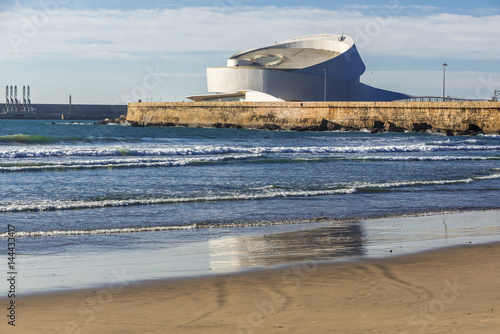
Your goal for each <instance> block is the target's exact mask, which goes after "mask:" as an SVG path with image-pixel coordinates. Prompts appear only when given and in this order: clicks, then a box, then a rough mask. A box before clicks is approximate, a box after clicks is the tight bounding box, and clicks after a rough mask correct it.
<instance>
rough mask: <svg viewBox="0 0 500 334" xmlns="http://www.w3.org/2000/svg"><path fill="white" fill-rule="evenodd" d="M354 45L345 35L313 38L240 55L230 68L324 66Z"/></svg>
mask: <svg viewBox="0 0 500 334" xmlns="http://www.w3.org/2000/svg"><path fill="white" fill-rule="evenodd" d="M352 45H354V41H353V40H352V39H351V38H350V37H348V36H344V35H336V34H327V35H312V36H305V37H299V38H294V39H290V40H287V41H284V42H281V43H276V44H272V45H269V46H266V47H262V48H258V49H252V50H247V51H243V52H239V53H237V54H235V55H233V56H232V57H231V58H229V59H228V63H227V65H228V66H247V67H256V68H267V69H277V70H298V69H303V68H306V67H310V66H314V65H317V64H321V63H323V62H326V61H328V60H330V59H333V58H335V57H337V56H338V55H340V54H342V53H344V52H345V51H347V50H348V49H349V48H350V47H351V46H352Z"/></svg>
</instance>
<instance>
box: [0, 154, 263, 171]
mask: <svg viewBox="0 0 500 334" xmlns="http://www.w3.org/2000/svg"><path fill="white" fill-rule="evenodd" d="M259 156H260V155H259V154H231V155H224V156H212V157H183V158H144V159H141V158H132V159H130V158H127V159H103V160H76V161H58V162H55V161H47V162H26V163H23V162H21V163H19V162H15V163H10V162H9V163H0V172H4V173H5V172H28V171H51V170H57V171H60V170H74V169H99V168H149V167H178V166H187V165H192V164H203V163H218V162H224V161H231V160H246V159H250V158H256V157H259Z"/></svg>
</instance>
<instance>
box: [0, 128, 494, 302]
mask: <svg viewBox="0 0 500 334" xmlns="http://www.w3.org/2000/svg"><path fill="white" fill-rule="evenodd" d="M0 187H1V188H0V190H1V191H0V221H1V222H2V224H1V229H2V230H0V239H1V240H0V241H1V244H0V247H2V248H3V251H2V252H0V254H4V255H3V256H2V258H1V259H0V266H2V268H0V270H2V271H4V272H5V273H6V272H7V271H8V269H7V262H9V261H8V259H7V248H8V246H7V239H8V237H9V230H10V229H12V230H13V231H15V252H16V257H15V261H14V262H15V269H16V272H17V274H18V276H19V278H18V284H19V289H21V291H24V292H25V293H31V292H33V293H38V292H42V291H48V290H64V289H77V288H85V287H89V286H93V285H99V284H100V285H103V284H106V282H108V281H109V279H110V277H111V276H113V273H114V274H115V275H116V272H119V273H123V272H124V271H126V273H127V275H128V277H131V280H136V281H142V280H150V279H159V278H163V277H186V276H193V275H200V274H210V273H221V272H230V271H237V270H241V269H248V268H255V267H266V266H270V265H280V264H284V263H285V262H286V261H290V260H300V259H301V258H300V257H293V256H294V254H295V255H297V254H299V253H301V252H302V253H304V252H306V250H307V252H311V251H312V252H315V251H318V252H320V251H322V253H321V254H322V256H321V259H322V260H323V259H324V260H332V259H336V258H341V259H346V258H350V257H360V256H364V255H366V254H367V253H369V251H368V250H369V249H370V247H375V248H377V247H378V249H380V250H381V251H382V249H383V251H384V252H385V251H387V250H388V249H387V247H386V246H385V245H386V244H384V242H386V243H387V242H389V241H394V240H396V239H398V238H399V240H397V241H398V242H399V241H400V242H403V241H405V242H406V243H405V244H404V245H409V244H411V243H412V242H419V243H429V239H436V238H438V239H440V240H441V239H443V240H444V238H445V237H446V238H448V237H450V238H451V236H452V235H454V233H455V232H456V233H458V234H457V235H456V237H457V238H458V239H459V238H473V237H495V238H497V239H498V240H500V238H498V236H499V235H500V231H499V228H498V226H497V225H500V224H493V225H492V226H487V227H484V226H482V227H481V225H480V224H481V222H474V223H471V221H473V217H474V216H473V215H471V214H470V213H471V212H477V211H482V210H493V209H498V208H500V200H499V199H500V196H499V194H500V136H499V135H476V136H456V137H447V136H443V135H439V134H433V133H412V132H408V133H378V134H372V133H369V132H363V131H360V132H307V131H305V132H295V131H266V130H256V129H215V128H186V127H131V126H127V125H98V124H94V123H93V122H88V121H81V122H70V121H63V120H61V121H49V120H0ZM444 213H447V214H450V213H452V214H456V218H457V219H456V220H455V222H456V224H455V225H453V224H448V225H447V224H446V221H445V218H444V217H445V216H441V215H443V214H444ZM429 215H430V216H433V217H438V218H437V223H436V224H437V225H436V224H435V225H433V226H428V225H426V220H425V219H423V218H422V217H426V216H429ZM391 217H401V219H400V220H399V223H398V224H399V225H397V224H396V225H395V223H394V220H384V219H386V218H391ZM411 217H413V218H411ZM377 219H382V220H377ZM377 221H379V222H380V223H377ZM383 222H385V223H383ZM436 226H438V228H437V232H436V231H434V228H435V227H436ZM439 226H440V227H439ZM443 226H444V227H443ZM312 227H315V228H318V229H316V230H315V231H320V232H315V233H309V239H307V240H305V239H304V238H303V237H304V236H302V237H301V238H302V239H301V238H299V237H297V233H298V231H306V230H310V229H311V228H312ZM441 227H442V228H441ZM454 228H455V230H453V229H454ZM403 230H404V231H406V232H400V234H398V231H403ZM433 231H434V232H435V233H434V232H433ZM453 231H455V232H453ZM391 233H392V234H391ZM456 233H455V234H456ZM468 233H469V234H468ZM434 234H438V235H439V237H435V236H434ZM445 234H446V235H445ZM417 235H418V237H416V236H417ZM425 235H426V236H427V237H425ZM429 235H433V236H432V237H430V238H429ZM375 236H376V237H375ZM318 238H323V239H321V241H318V240H319V239H318ZM325 238H326V239H325ZM377 238H378V239H377ZM405 238H406V239H405ZM403 239H404V240H403ZM458 239H457V240H458ZM290 240H295V242H293V243H292V242H290ZM301 240H302V241H301ZM374 240H375V241H374ZM380 240H385V241H383V242H382V241H380ZM388 240H389V241H388ZM467 240H469V239H467ZM244 244H245V245H244ZM284 244H286V246H283V245H284ZM393 246H394V245H392V246H391V247H393ZM394 247H395V246H394ZM400 248H403V244H401V245H400ZM276 249H278V250H280V249H281V250H282V252H279V253H280V256H275V257H271V256H270V255H269V253H272V252H273V251H276ZM325 249H326V251H325ZM285 251H286V254H288V255H290V256H291V257H290V256H289V257H288V260H286V259H284V258H287V257H286V256H284V255H283V254H284V253H283V252H285ZM391 253H392V249H391ZM318 254H319V253H318ZM264 258H265V259H264ZM258 259H260V260H262V261H259V260H258ZM264 260H265V261H264Z"/></svg>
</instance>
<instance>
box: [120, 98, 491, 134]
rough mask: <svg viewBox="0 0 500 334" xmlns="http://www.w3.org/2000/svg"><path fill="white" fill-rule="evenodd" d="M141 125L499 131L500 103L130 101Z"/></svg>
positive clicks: (131, 112) (130, 109) (129, 115)
mask: <svg viewBox="0 0 500 334" xmlns="http://www.w3.org/2000/svg"><path fill="white" fill-rule="evenodd" d="M127 120H128V121H129V122H130V123H132V124H133V125H137V126H189V127H242V128H268V129H285V130H357V129H368V130H370V131H373V132H382V131H417V132H423V131H433V132H442V133H446V134H448V135H461V134H474V133H480V132H483V133H487V134H500V102H213V103H204V102H159V103H130V104H129V105H128V113H127Z"/></svg>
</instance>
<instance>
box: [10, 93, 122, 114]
mask: <svg viewBox="0 0 500 334" xmlns="http://www.w3.org/2000/svg"><path fill="white" fill-rule="evenodd" d="M126 114H127V106H126V105H96V104H72V101H71V95H70V96H69V105H68V104H32V103H31V97H30V86H23V97H22V100H20V99H18V96H17V86H8V85H7V86H6V87H5V104H0V119H66V120H103V119H106V118H110V119H111V118H118V117H120V116H122V115H126Z"/></svg>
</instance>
